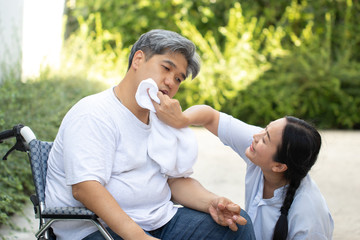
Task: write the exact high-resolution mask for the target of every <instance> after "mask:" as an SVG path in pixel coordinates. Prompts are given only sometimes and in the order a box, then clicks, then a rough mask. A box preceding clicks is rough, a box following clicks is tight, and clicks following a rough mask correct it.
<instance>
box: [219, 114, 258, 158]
mask: <svg viewBox="0 0 360 240" xmlns="http://www.w3.org/2000/svg"><path fill="white" fill-rule="evenodd" d="M260 131H261V128H260V127H257V126H253V125H249V124H247V123H245V122H243V121H240V120H238V119H236V118H234V117H232V116H230V115H228V114H225V113H220V120H219V128H218V137H219V139H220V140H221V141H222V143H224V144H225V145H226V146H229V147H231V148H232V149H233V150H234V151H235V152H236V153H237V154H239V155H240V156H241V158H242V159H244V160H245V161H246V162H248V161H249V160H248V158H247V157H246V156H245V150H246V149H247V148H248V147H249V146H250V144H251V142H252V139H253V135H254V134H255V133H258V132H260Z"/></svg>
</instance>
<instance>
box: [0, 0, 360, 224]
mask: <svg viewBox="0 0 360 240" xmlns="http://www.w3.org/2000/svg"><path fill="white" fill-rule="evenodd" d="M359 10H360V3H359V0H317V1H309V0H296V1H295V0H253V1H250V0H242V1H233V0H222V1H220V0H199V1H190V0H167V1H165V0H151V1H150V0H132V1H123V0H121V1H114V0H113V1H109V0H76V1H75V0H67V1H66V16H65V18H64V29H65V31H64V39H65V41H64V47H63V56H62V57H63V59H62V66H61V68H60V69H61V70H60V71H56V70H52V69H45V71H44V72H43V73H42V75H41V77H39V78H38V79H29V80H28V81H26V82H21V81H20V79H17V78H16V77H14V76H8V79H7V80H6V81H4V82H3V83H1V85H0V130H4V129H9V128H11V127H12V126H13V125H15V124H17V123H23V124H25V125H28V126H30V127H31V128H32V129H33V131H34V132H35V134H36V135H37V138H38V139H42V140H47V141H52V140H53V139H54V138H55V135H56V132H57V129H58V127H59V125H60V123H61V120H62V118H63V116H64V114H65V113H66V112H67V110H68V109H69V108H70V107H71V106H72V105H73V104H74V103H75V102H76V101H78V100H79V99H80V98H82V97H84V96H86V95H89V94H91V93H95V92H98V91H101V90H103V89H105V88H107V87H109V86H110V85H113V84H116V83H118V82H119V81H120V80H121V78H122V76H123V75H124V73H125V71H126V68H127V56H128V53H129V51H130V48H131V46H132V44H133V43H134V41H136V39H137V38H138V37H139V36H140V35H141V34H142V33H144V32H146V31H148V30H150V29H153V28H164V29H169V30H173V31H176V32H179V33H181V34H183V35H184V36H186V37H188V38H189V39H191V40H192V41H193V42H194V43H195V44H196V46H197V47H198V51H199V53H200V56H201V59H202V69H201V72H200V75H199V76H198V77H197V78H196V79H194V80H187V81H185V83H184V86H183V87H182V88H181V90H180V91H179V93H178V94H177V96H176V97H177V98H178V99H179V101H180V102H181V104H182V106H183V109H185V108H187V107H189V106H191V105H193V104H209V105H211V106H213V107H215V108H216V109H218V110H220V111H224V112H227V113H229V114H232V115H233V116H235V117H237V118H239V119H242V120H244V121H246V122H249V123H251V124H257V125H261V126H264V125H265V124H267V123H268V122H269V121H271V120H273V119H276V118H279V117H282V116H284V115H294V116H297V117H300V118H303V119H305V120H308V121H311V122H313V123H315V124H316V126H317V127H319V128H323V129H329V128H336V129H340V128H341V129H359V128H360V113H359V109H360V28H359V27H358V26H359V24H360V15H359V14H358V13H359ZM44 34H45V33H44ZM11 144H12V143H5V144H1V145H0V154H1V156H3V155H4V154H5V153H6V151H7V150H8V149H9V147H11ZM0 189H1V190H2V191H1V193H0V224H1V223H3V224H10V222H9V216H11V214H12V213H16V212H18V211H19V209H21V207H22V206H23V203H24V201H25V199H27V198H28V196H29V194H30V193H31V192H32V191H33V186H32V180H31V173H30V168H29V165H28V162H27V158H26V156H25V155H24V154H21V153H18V154H14V155H10V156H9V159H8V160H7V161H6V162H4V161H1V162H0Z"/></svg>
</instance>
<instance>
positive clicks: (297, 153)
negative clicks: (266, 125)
mask: <svg viewBox="0 0 360 240" xmlns="http://www.w3.org/2000/svg"><path fill="white" fill-rule="evenodd" d="M285 118H286V120H287V123H286V126H285V128H284V131H283V135H282V144H281V145H280V146H279V148H278V151H277V153H276V154H275V157H274V158H275V159H274V160H275V161H277V162H280V163H284V164H286V165H287V170H286V171H285V172H284V174H285V175H284V176H285V178H286V179H287V181H288V183H289V185H288V188H287V192H286V196H285V199H284V202H283V205H282V207H281V209H280V214H281V215H280V217H279V219H278V221H277V223H276V225H275V229H274V235H273V240H285V239H286V237H287V235H288V221H287V216H288V212H289V209H290V207H291V204H292V202H293V200H294V196H295V193H296V190H297V189H298V187H299V186H300V183H301V180H302V179H303V178H304V177H305V176H306V174H307V173H308V172H309V171H310V169H311V167H312V166H313V165H314V163H315V162H316V159H317V156H318V154H319V151H320V147H321V136H320V134H319V132H318V131H317V130H316V129H315V128H314V127H313V126H311V125H310V124H309V123H307V122H305V121H303V120H301V119H298V118H295V117H291V116H288V117H285Z"/></svg>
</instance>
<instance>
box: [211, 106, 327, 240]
mask: <svg viewBox="0 0 360 240" xmlns="http://www.w3.org/2000/svg"><path fill="white" fill-rule="evenodd" d="M260 130H261V128H259V127H256V126H252V125H249V124H246V123H244V122H242V121H240V120H238V119H235V118H233V117H232V116H229V115H227V114H225V113H221V114H220V121H219V128H218V136H219V138H220V140H221V141H222V142H223V143H224V144H225V145H227V146H230V147H231V148H232V149H233V150H234V151H235V152H236V153H238V154H239V155H240V156H241V158H242V159H244V161H245V162H246V164H247V170H246V177H245V210H246V212H247V213H248V214H249V216H250V218H251V220H252V222H253V225H254V231H255V236H256V239H257V240H270V239H272V236H273V232H274V228H275V225H276V222H277V220H278V218H279V216H280V208H281V206H282V203H283V201H284V197H285V193H286V191H284V190H286V188H287V186H284V187H282V188H279V189H277V190H275V192H274V197H272V198H271V199H263V188H264V176H263V173H262V171H261V169H260V167H258V166H256V165H255V164H253V163H252V162H251V161H250V160H249V159H248V158H247V157H246V155H245V150H246V149H247V148H248V147H249V146H250V144H251V142H252V140H253V135H254V134H255V133H258V132H259V131H260ZM288 229H289V232H288V237H287V239H297V240H298V239H313V240H322V239H324V240H325V239H332V233H333V230H334V222H333V219H332V217H331V214H330V211H329V209H328V207H327V204H326V202H325V199H324V197H323V196H322V194H321V193H320V190H319V189H318V187H317V185H316V184H315V182H314V181H313V180H312V179H311V178H310V176H309V174H308V175H307V176H306V177H305V178H304V179H303V180H302V182H301V184H300V186H299V188H298V189H297V191H296V194H295V197H294V201H293V203H292V204H291V207H290V209H289V214H288Z"/></svg>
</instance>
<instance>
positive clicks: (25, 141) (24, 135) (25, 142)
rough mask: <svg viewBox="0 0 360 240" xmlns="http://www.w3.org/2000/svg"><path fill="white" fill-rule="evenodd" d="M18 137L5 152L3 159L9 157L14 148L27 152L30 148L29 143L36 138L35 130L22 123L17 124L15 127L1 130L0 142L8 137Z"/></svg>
mask: <svg viewBox="0 0 360 240" xmlns="http://www.w3.org/2000/svg"><path fill="white" fill-rule="evenodd" d="M12 137H15V138H16V143H15V144H14V146H13V147H12V148H10V150H9V151H8V152H7V153H6V154H5V156H4V157H3V160H6V159H7V156H8V155H9V154H10V153H11V152H12V151H14V150H17V151H21V152H26V151H27V150H28V149H29V143H30V142H31V141H32V140H33V139H36V137H35V134H34V133H33V131H32V130H31V129H30V128H29V127H27V126H24V125H22V124H18V125H15V126H14V127H13V129H10V130H4V131H2V132H0V143H2V142H3V140H5V139H8V138H12Z"/></svg>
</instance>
